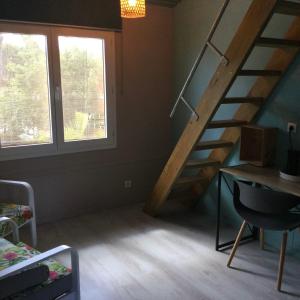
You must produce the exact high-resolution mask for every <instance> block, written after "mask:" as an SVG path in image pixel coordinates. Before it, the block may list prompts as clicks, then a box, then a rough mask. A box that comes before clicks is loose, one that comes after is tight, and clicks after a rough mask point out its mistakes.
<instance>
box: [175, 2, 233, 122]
mask: <svg viewBox="0 0 300 300" xmlns="http://www.w3.org/2000/svg"><path fill="white" fill-rule="evenodd" d="M229 2H230V0H225V2H224V3H223V5H222V7H221V9H220V11H219V13H218V15H217V18H216V19H215V21H214V23H213V25H212V27H211V29H210V31H209V34H208V36H207V39H206V42H205V45H204V47H203V48H202V50H201V51H200V53H199V54H198V56H197V58H196V60H195V62H194V65H193V67H192V69H191V71H190V73H189V75H188V77H187V79H186V81H185V83H184V85H183V88H182V89H181V92H180V93H179V96H178V98H177V100H176V102H175V104H174V106H173V108H172V111H171V113H170V118H172V117H173V116H174V114H175V112H176V109H177V106H178V104H179V102H180V101H182V102H183V103H184V104H185V105H186V107H187V108H188V109H189V110H190V111H191V112H192V113H193V115H195V116H196V117H197V120H198V119H199V115H198V113H197V112H196V111H195V110H194V108H193V107H192V106H191V105H190V104H189V103H188V102H187V101H186V100H185V98H184V93H185V91H186V89H187V88H188V86H189V84H190V83H191V81H192V78H193V76H194V74H195V72H196V70H197V68H198V66H199V64H200V62H201V60H202V58H203V56H204V54H205V51H206V49H207V48H208V47H209V48H210V49H212V50H213V51H214V52H215V53H216V54H217V55H219V56H220V57H221V59H222V61H223V63H224V64H225V65H227V64H228V59H227V58H226V57H225V56H224V55H223V54H222V53H221V51H220V50H219V49H218V48H217V47H216V46H215V45H213V44H212V42H211V39H212V37H213V35H214V33H215V32H216V29H217V28H218V26H219V24H220V21H221V19H222V17H223V15H224V13H225V11H226V9H227V6H228V4H229Z"/></svg>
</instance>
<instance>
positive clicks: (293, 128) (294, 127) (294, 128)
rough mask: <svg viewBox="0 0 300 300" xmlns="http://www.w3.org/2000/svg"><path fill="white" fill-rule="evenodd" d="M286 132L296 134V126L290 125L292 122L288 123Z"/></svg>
mask: <svg viewBox="0 0 300 300" xmlns="http://www.w3.org/2000/svg"><path fill="white" fill-rule="evenodd" d="M287 131H288V132H290V131H292V132H293V133H296V132H297V124H296V123H292V122H288V127H287Z"/></svg>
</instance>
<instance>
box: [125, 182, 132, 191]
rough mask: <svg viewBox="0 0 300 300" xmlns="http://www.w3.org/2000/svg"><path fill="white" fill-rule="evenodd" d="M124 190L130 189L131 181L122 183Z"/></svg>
mask: <svg viewBox="0 0 300 300" xmlns="http://www.w3.org/2000/svg"><path fill="white" fill-rule="evenodd" d="M124 188H125V189H131V188H132V180H125V181H124Z"/></svg>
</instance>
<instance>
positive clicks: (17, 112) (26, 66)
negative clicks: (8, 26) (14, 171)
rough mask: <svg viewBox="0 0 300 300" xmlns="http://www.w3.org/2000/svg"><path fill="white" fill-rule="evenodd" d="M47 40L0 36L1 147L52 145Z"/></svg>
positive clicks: (31, 37) (33, 36) (33, 37)
mask: <svg viewBox="0 0 300 300" xmlns="http://www.w3.org/2000/svg"><path fill="white" fill-rule="evenodd" d="M49 98H50V97H49V84H48V63H47V39H46V37H45V36H43V35H29V34H15V33H0V138H1V147H2V148H5V147H14V146H21V145H34V144H45V143H52V133H51V117H50V105H49V101H50V99H49Z"/></svg>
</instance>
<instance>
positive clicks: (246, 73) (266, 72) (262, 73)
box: [239, 70, 282, 76]
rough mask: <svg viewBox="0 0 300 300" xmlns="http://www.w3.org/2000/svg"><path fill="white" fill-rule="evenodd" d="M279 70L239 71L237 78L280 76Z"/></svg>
mask: <svg viewBox="0 0 300 300" xmlns="http://www.w3.org/2000/svg"><path fill="white" fill-rule="evenodd" d="M281 74H282V72H281V71H279V70H240V72H239V76H281Z"/></svg>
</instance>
